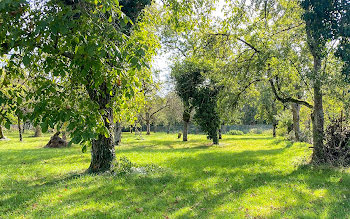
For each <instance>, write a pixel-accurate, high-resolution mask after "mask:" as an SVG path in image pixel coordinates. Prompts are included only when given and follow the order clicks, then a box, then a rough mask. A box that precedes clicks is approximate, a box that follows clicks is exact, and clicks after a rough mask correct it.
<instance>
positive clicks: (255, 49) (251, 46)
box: [237, 38, 260, 53]
mask: <svg viewBox="0 0 350 219" xmlns="http://www.w3.org/2000/svg"><path fill="white" fill-rule="evenodd" d="M237 39H238V40H239V41H241V42H242V43H244V44H246V45H247V46H249V47H250V48H252V49H253V50H254V51H255V52H257V53H260V51H259V50H258V49H257V48H255V47H254V46H253V45H252V44H250V43H248V42H247V41H245V40H243V39H241V38H237Z"/></svg>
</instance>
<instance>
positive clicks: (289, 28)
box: [271, 22, 305, 36]
mask: <svg viewBox="0 0 350 219" xmlns="http://www.w3.org/2000/svg"><path fill="white" fill-rule="evenodd" d="M303 24H305V23H304V22H302V23H299V24H297V25H295V26H291V27H287V28H285V29H283V30H280V31H277V32H276V33H273V34H272V35H271V36H275V35H277V34H280V33H283V32H285V31H288V30H291V29H294V28H297V27H300V26H301V25H303Z"/></svg>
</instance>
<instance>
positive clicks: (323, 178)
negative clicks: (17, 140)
mask: <svg viewBox="0 0 350 219" xmlns="http://www.w3.org/2000/svg"><path fill="white" fill-rule="evenodd" d="M191 150H194V151H196V152H198V153H189V154H186V156H178V157H171V158H169V159H167V160H165V161H164V162H163V163H160V165H162V166H163V167H165V169H167V171H165V172H159V173H154V174H149V175H147V174H146V175H127V176H124V177H116V176H108V175H107V176H95V177H89V176H87V175H79V174H78V176H77V175H75V174H70V175H68V176H63V177H61V178H60V177H59V178H55V179H45V180H44V181H46V182H45V183H42V184H40V185H32V186H29V185H28V184H29V181H28V180H23V181H21V182H20V184H18V185H12V186H11V185H10V186H9V189H8V191H5V193H6V192H12V193H13V195H12V196H11V197H10V198H9V199H6V200H4V201H2V202H1V203H0V206H1V205H2V206H10V207H11V212H13V213H16V212H18V211H22V208H23V209H28V206H29V207H30V205H32V204H33V203H36V202H37V201H38V199H39V198H40V197H37V194H40V195H48V194H51V193H54V192H55V191H57V190H62V189H64V188H65V187H68V191H69V189H70V188H71V187H72V188H74V187H75V185H79V186H80V187H82V189H75V190H74V192H67V194H62V197H61V198H59V200H56V201H54V202H46V203H45V202H43V203H42V204H47V205H46V206H41V207H37V208H36V209H32V212H28V213H30V216H33V217H43V216H44V217H45V216H50V215H52V214H53V213H54V214H55V215H59V216H62V217H69V218H86V217H96V218H128V217H132V218H134V217H140V218H145V217H148V218H150V217H153V218H154V217H165V216H169V217H184V218H188V217H197V218H208V217H213V216H215V217H220V216H221V217H228V216H236V217H244V216H247V217H249V215H251V213H250V212H249V210H250V209H249V210H248V211H242V210H240V208H241V207H242V209H243V210H244V209H246V208H248V207H247V206H245V205H247V204H246V203H247V202H248V201H249V200H248V199H247V198H246V196H249V195H250V194H251V193H252V192H255V191H256V190H259V189H261V188H265V187H267V188H269V187H271V188H274V189H277V190H283V191H285V192H286V194H293V199H295V202H293V203H292V202H287V203H285V204H282V206H281V207H278V208H276V209H274V210H271V212H269V213H268V214H265V215H260V216H261V217H270V218H276V217H277V218H278V217H284V216H290V217H315V216H316V217H317V216H318V215H317V214H318V213H323V212H328V215H329V217H330V218H346V217H349V213H348V212H350V206H349V204H347V205H345V206H344V205H343V204H342V203H343V202H344V200H341V195H342V194H341V193H344V191H345V192H347V193H346V194H345V195H347V197H350V194H348V193H349V190H348V188H349V186H350V176H349V174H344V173H343V174H340V173H339V172H337V171H335V170H333V169H330V170H327V169H320V168H314V167H311V166H300V167H299V168H297V169H294V170H293V169H292V170H291V171H289V172H288V171H287V172H283V173H282V172H280V170H279V169H277V168H276V169H275V167H277V166H278V165H280V163H278V161H277V160H278V158H279V157H280V156H282V155H283V153H285V152H286V153H290V152H291V151H290V150H293V146H288V144H287V147H283V148H276V149H269V150H256V151H241V152H231V151H229V152H227V151H214V150H213V151H212V150H209V151H208V150H203V149H174V150H169V149H140V148H138V147H136V148H131V149H126V150H123V149H121V150H120V151H121V152H123V153H124V152H138V153H148V152H150V153H153V152H165V151H167V152H169V153H174V152H179V151H182V152H184V151H191ZM45 156H46V159H50V157H49V156H48V155H45ZM51 158H52V159H54V158H55V157H54V156H53V157H51ZM286 159H291V158H290V157H286ZM33 162H35V161H33ZM334 175H341V176H342V181H341V183H339V180H338V181H336V180H334ZM304 185H305V187H302V188H298V186H304ZM18 186H23V188H24V190H25V191H27V193H26V194H25V196H23V194H18V192H16V188H18ZM305 189H306V190H305ZM319 189H325V190H327V191H329V193H328V194H327V195H328V196H330V197H331V198H330V199H329V200H332V198H333V200H335V201H332V202H331V203H328V202H326V201H324V200H323V199H322V198H314V199H312V201H313V202H312V203H308V202H307V201H308V196H310V192H309V191H308V190H311V191H316V190H319ZM0 190H1V187H0ZM3 192H4V190H3V191H2V192H1V193H3ZM340 194H341V195H340ZM338 196H339V197H338ZM266 198H270V196H266ZM274 198H275V199H278V200H281V202H282V200H283V197H274ZM284 198H286V199H287V201H288V200H289V197H284ZM225 204H230V205H232V206H233V210H232V209H231V211H230V212H221V211H218V209H220V207H222V206H223V205H225ZM267 204H269V201H267ZM11 205H15V207H14V206H11ZM68 206H72V207H71V208H72V209H70V208H69V207H68ZM249 208H250V207H249ZM74 209H75V210H74ZM77 209H83V210H77ZM339 209H341V210H342V211H339ZM28 211H29V210H28ZM11 212H10V213H11ZM319 215H321V214H319Z"/></svg>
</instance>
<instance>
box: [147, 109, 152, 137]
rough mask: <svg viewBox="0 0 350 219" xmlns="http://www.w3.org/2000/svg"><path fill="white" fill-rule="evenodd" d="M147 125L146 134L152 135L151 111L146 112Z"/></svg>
mask: <svg viewBox="0 0 350 219" xmlns="http://www.w3.org/2000/svg"><path fill="white" fill-rule="evenodd" d="M146 127H147V133H146V135H150V134H151V118H150V115H149V112H146Z"/></svg>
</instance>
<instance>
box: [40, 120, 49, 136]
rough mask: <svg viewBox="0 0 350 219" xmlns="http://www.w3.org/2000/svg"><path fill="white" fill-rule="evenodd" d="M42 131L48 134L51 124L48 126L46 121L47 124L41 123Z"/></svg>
mask: <svg viewBox="0 0 350 219" xmlns="http://www.w3.org/2000/svg"><path fill="white" fill-rule="evenodd" d="M40 126H41V129H42V131H43V132H44V133H45V132H47V130H48V128H49V124H47V122H46V121H45V122H43V123H41V125H40Z"/></svg>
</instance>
